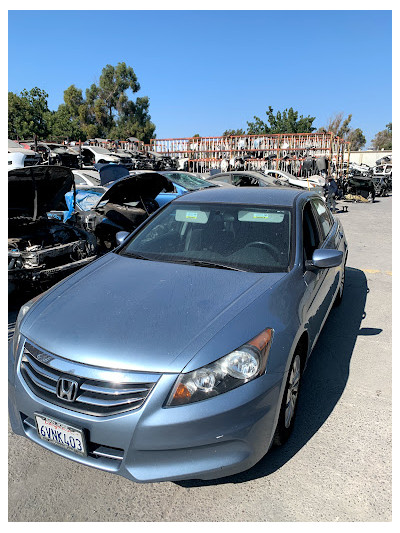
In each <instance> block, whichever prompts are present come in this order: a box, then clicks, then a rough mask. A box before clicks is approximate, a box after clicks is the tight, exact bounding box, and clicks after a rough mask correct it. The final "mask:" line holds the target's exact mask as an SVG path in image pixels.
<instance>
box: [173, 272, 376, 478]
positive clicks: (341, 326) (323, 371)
mask: <svg viewBox="0 0 400 533" xmlns="http://www.w3.org/2000/svg"><path fill="white" fill-rule="evenodd" d="M367 292H368V287H367V279H366V277H365V274H364V273H363V272H362V271H361V270H358V269H355V268H349V267H347V268H346V284H345V291H344V296H343V300H342V304H341V305H340V306H339V307H337V308H333V309H332V311H331V313H330V315H329V317H328V319H327V321H326V322H325V326H324V329H323V330H322V333H321V335H320V337H319V339H318V342H317V344H316V346H315V348H314V350H313V353H312V355H311V357H310V359H309V361H308V364H307V368H306V371H305V373H304V376H303V380H302V386H301V391H300V394H299V400H298V402H299V403H298V409H297V417H296V422H295V425H294V428H293V433H292V435H291V437H290V439H289V441H288V442H287V443H286V444H285V445H283V446H282V447H279V448H272V449H271V450H270V451H269V452H268V453H267V454H266V455H265V456H264V458H263V459H261V461H259V462H258V463H257V464H256V465H255V466H253V467H252V468H251V469H250V470H247V471H246V472H242V473H240V474H236V475H234V476H229V477H225V478H220V479H216V480H211V481H202V480H185V481H179V482H175V483H176V484H177V485H180V486H182V487H200V486H207V485H218V484H224V483H243V482H246V481H250V480H252V479H257V478H260V477H264V476H268V475H269V474H272V473H273V472H275V471H276V470H278V469H279V468H281V467H282V466H283V465H284V464H285V463H286V462H288V461H289V460H290V459H291V458H292V457H293V456H294V455H296V453H297V452H298V451H299V450H300V449H301V448H302V447H303V446H304V445H305V444H306V443H307V442H308V441H309V440H310V439H311V438H312V436H313V435H314V434H315V433H316V432H317V431H318V430H319V428H320V427H321V426H322V425H323V424H324V422H325V421H326V420H327V419H328V417H329V415H330V414H331V412H332V411H333V409H334V407H335V405H336V404H337V403H338V401H339V399H340V397H341V395H342V393H343V391H344V389H345V387H346V383H347V379H348V376H349V367H350V360H351V357H352V354H353V350H354V346H355V343H356V341H357V337H358V335H378V334H379V333H380V332H381V331H382V329H380V328H361V329H360V325H361V321H362V320H363V318H364V317H365V303H366V299H367Z"/></svg>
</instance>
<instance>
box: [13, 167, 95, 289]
mask: <svg viewBox="0 0 400 533" xmlns="http://www.w3.org/2000/svg"><path fill="white" fill-rule="evenodd" d="M73 186H74V176H73V174H72V172H71V170H70V169H68V168H65V167H59V166H42V165H40V166H31V167H29V168H21V169H14V170H11V171H10V172H9V173H8V282H9V292H14V290H16V289H27V290H29V289H32V288H37V287H39V288H42V289H45V288H46V287H47V286H50V285H51V284H52V283H55V282H56V281H58V280H59V279H61V278H62V277H64V276H65V275H68V274H70V273H71V272H73V271H75V270H77V269H78V268H80V267H82V266H84V265H87V264H88V263H90V262H91V261H92V260H93V259H95V258H96V255H97V254H96V239H95V238H94V236H93V235H91V234H90V233H88V232H87V231H85V230H83V229H80V228H77V227H74V226H72V225H70V224H68V223H64V222H63V221H62V218H63V216H64V213H65V211H66V210H68V208H67V205H66V202H65V197H64V195H65V193H66V192H68V191H70V190H71V188H73ZM55 217H56V218H55ZM59 218H61V220H59Z"/></svg>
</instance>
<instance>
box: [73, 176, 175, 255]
mask: <svg viewBox="0 0 400 533" xmlns="http://www.w3.org/2000/svg"><path fill="white" fill-rule="evenodd" d="M103 183H105V182H104V181H103ZM168 187H170V182H169V181H168V180H167V178H166V177H165V176H162V175H161V174H159V173H157V172H146V173H142V174H135V175H132V176H131V175H128V176H126V177H122V178H120V179H117V180H116V181H114V182H113V183H112V184H111V185H110V187H109V188H108V189H107V190H106V192H105V193H104V194H103V196H101V198H100V199H99V201H98V202H97V203H96V205H95V206H94V207H93V208H92V209H90V210H89V211H78V212H77V214H76V217H77V218H76V224H77V225H78V227H81V228H83V229H85V230H86V231H90V232H92V233H93V234H94V235H95V236H96V238H97V243H98V245H99V247H100V250H101V251H107V250H110V249H112V248H114V247H115V246H116V244H117V242H116V239H115V236H116V234H117V233H118V232H119V231H128V232H131V231H133V230H134V229H135V228H137V227H138V226H139V225H140V224H141V223H142V222H144V220H146V218H147V217H148V216H149V215H150V214H151V213H153V212H154V211H156V210H157V209H158V208H159V204H158V202H157V200H156V199H155V198H156V196H157V195H158V194H159V193H160V192H161V191H162V190H164V189H166V188H168Z"/></svg>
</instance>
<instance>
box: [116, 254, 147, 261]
mask: <svg viewBox="0 0 400 533" xmlns="http://www.w3.org/2000/svg"><path fill="white" fill-rule="evenodd" d="M121 255H122V256H125V257H132V258H133V259H143V261H151V259H150V258H149V257H144V255H140V254H133V253H131V252H124V253H123V254H121Z"/></svg>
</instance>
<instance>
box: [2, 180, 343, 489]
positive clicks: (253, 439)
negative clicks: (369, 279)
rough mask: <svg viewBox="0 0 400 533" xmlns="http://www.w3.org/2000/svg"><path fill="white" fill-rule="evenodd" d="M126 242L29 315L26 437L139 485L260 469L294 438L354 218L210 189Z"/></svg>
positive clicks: (249, 192) (336, 297)
mask: <svg viewBox="0 0 400 533" xmlns="http://www.w3.org/2000/svg"><path fill="white" fill-rule="evenodd" d="M118 238H119V240H120V241H121V244H120V246H119V247H118V248H116V249H115V250H114V251H113V252H110V253H108V254H107V255H104V256H103V257H101V258H100V259H98V260H97V261H95V262H93V263H92V264H91V265H89V266H87V267H85V268H83V269H82V270H80V271H79V272H77V273H76V274H73V275H72V276H70V277H69V278H67V279H65V280H64V281H62V282H61V283H59V284H57V285H56V286H55V287H54V288H53V289H50V290H49V291H48V292H46V293H44V294H43V295H42V296H40V297H38V298H36V299H34V300H31V301H30V302H28V303H27V304H26V305H24V306H23V307H22V308H21V311H20V313H19V316H18V319H17V323H16V329H15V334H14V337H13V342H12V345H11V346H10V351H9V369H10V370H9V414H10V420H11V425H12V429H13V431H14V432H15V433H17V434H19V435H23V436H25V437H27V438H28V439H30V440H32V441H34V442H36V443H37V444H39V445H41V446H43V447H45V448H47V449H48V450H51V451H53V452H55V453H58V454H59V455H62V456H64V457H66V458H69V459H73V460H75V461H77V462H79V463H82V464H85V465H89V466H93V467H96V468H99V469H102V470H106V471H108V472H113V473H116V474H119V475H121V476H124V477H126V478H128V479H130V480H133V481H140V482H145V481H148V482H149V481H165V480H181V479H193V478H199V479H213V478H219V477H223V476H227V475H231V474H235V473H238V472H241V471H243V470H246V469H248V468H250V467H251V466H253V465H254V464H255V463H257V462H258V461H259V460H260V459H261V458H262V457H263V456H264V455H265V454H266V453H267V452H268V450H269V449H270V447H271V446H272V445H273V444H275V445H280V444H283V443H284V442H285V441H286V440H287V439H288V438H289V435H290V433H291V431H292V428H293V424H294V421H295V415H296V407H297V398H298V394H299V391H300V384H301V376H302V373H303V370H304V368H305V366H306V363H307V359H308V357H309V356H310V354H311V352H312V349H313V347H314V345H315V343H316V341H317V339H318V336H319V334H320V332H321V329H322V327H323V325H324V322H325V320H326V318H327V316H328V314H329V311H330V309H331V307H332V306H333V305H334V304H335V303H336V304H339V303H340V302H341V300H342V297H343V289H344V280H345V263H346V258H347V251H348V250H347V243H346V239H345V236H344V231H343V228H342V225H341V223H340V221H339V220H338V219H336V218H335V217H333V216H332V215H331V213H330V212H329V211H328V210H327V209H326V206H325V203H324V202H323V201H322V199H321V197H320V196H319V195H317V194H315V193H313V192H311V191H309V192H308V191H305V192H303V191H299V190H296V189H289V188H286V189H280V188H272V187H271V188H253V187H250V188H246V187H243V188H227V189H224V188H212V189H211V188H209V189H203V190H201V191H197V192H193V193H188V194H186V195H184V196H181V197H179V198H177V199H176V200H173V201H172V202H171V203H169V204H167V205H166V206H165V207H164V208H162V209H160V210H159V211H157V212H156V213H155V214H153V215H152V216H150V217H149V218H148V219H147V220H146V221H145V222H144V223H143V224H142V225H141V226H140V227H139V228H137V229H136V230H135V231H134V232H133V233H132V234H131V235H130V236H126V235H123V234H122V233H120V234H119V235H118ZM123 239H124V240H123Z"/></svg>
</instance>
